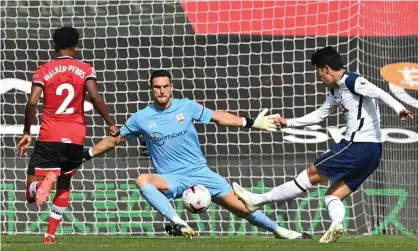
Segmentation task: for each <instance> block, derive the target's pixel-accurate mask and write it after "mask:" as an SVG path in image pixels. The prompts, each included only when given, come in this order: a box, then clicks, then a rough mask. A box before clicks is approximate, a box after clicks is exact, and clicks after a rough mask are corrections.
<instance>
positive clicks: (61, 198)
mask: <svg viewBox="0 0 418 251" xmlns="http://www.w3.org/2000/svg"><path fill="white" fill-rule="evenodd" d="M69 200H70V191H69V190H57V193H56V194H55V197H54V200H53V203H54V204H53V205H52V211H51V215H50V217H49V223H48V230H47V231H46V234H47V235H53V236H55V232H56V231H57V228H58V226H59V224H60V222H61V220H62V215H63V213H64V211H65V209H66V208H67V206H68V201H69Z"/></svg>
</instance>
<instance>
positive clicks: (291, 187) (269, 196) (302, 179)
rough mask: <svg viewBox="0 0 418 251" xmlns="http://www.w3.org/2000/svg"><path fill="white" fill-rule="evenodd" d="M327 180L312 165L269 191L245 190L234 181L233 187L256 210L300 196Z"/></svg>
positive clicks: (247, 204)
mask: <svg viewBox="0 0 418 251" xmlns="http://www.w3.org/2000/svg"><path fill="white" fill-rule="evenodd" d="M325 181H327V177H326V176H325V175H323V174H321V173H319V172H318V170H317V168H316V167H315V166H314V165H311V166H310V167H309V168H308V169H306V170H304V171H302V172H301V173H300V174H299V175H298V176H297V177H296V178H295V179H294V180H292V181H288V182H285V183H283V184H281V185H280V186H277V187H275V188H273V189H272V190H270V191H269V192H267V193H263V194H254V193H251V192H249V191H247V190H245V189H244V188H242V187H241V186H240V185H238V184H237V183H233V187H234V191H235V192H236V194H237V195H238V197H239V198H240V199H241V200H242V201H243V202H244V203H245V206H246V207H247V208H248V210H249V211H250V212H254V211H256V210H257V209H258V208H260V207H262V206H263V205H266V204H269V203H273V202H278V203H280V202H284V201H287V200H292V199H295V198H297V197H300V196H302V195H304V194H305V193H306V191H308V190H309V189H311V188H312V186H314V185H316V184H319V183H322V182H325Z"/></svg>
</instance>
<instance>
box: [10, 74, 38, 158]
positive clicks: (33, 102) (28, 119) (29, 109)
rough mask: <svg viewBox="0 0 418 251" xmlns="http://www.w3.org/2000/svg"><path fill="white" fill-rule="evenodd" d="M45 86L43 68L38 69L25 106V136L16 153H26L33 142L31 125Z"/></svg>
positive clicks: (20, 154) (21, 154)
mask: <svg viewBox="0 0 418 251" xmlns="http://www.w3.org/2000/svg"><path fill="white" fill-rule="evenodd" d="M43 88H44V82H43V80H42V74H41V70H40V69H38V70H37V71H36V72H35V73H34V74H33V77H32V88H31V92H30V97H29V100H28V102H27V103H26V107H25V125H24V126H23V136H22V138H21V139H20V141H19V143H18V144H17V146H16V150H15V151H16V154H18V155H19V156H23V155H26V154H27V153H26V152H27V150H28V147H29V146H30V144H31V143H32V136H31V135H30V127H31V126H32V123H33V121H34V120H35V116H36V107H37V106H38V102H39V99H40V98H41V95H42V92H43Z"/></svg>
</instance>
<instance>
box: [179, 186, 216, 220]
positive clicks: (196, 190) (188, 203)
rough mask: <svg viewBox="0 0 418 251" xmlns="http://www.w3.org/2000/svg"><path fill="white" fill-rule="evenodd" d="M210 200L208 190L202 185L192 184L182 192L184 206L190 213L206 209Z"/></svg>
mask: <svg viewBox="0 0 418 251" xmlns="http://www.w3.org/2000/svg"><path fill="white" fill-rule="evenodd" d="M210 202H211V195H210V193H209V190H208V189H207V188H206V187H204V186H202V185H193V186H191V187H189V188H187V189H186V190H185V191H184V192H183V204H184V207H185V208H186V209H187V211H189V212H190V213H192V214H201V213H203V212H205V211H206V210H208V208H209V205H210Z"/></svg>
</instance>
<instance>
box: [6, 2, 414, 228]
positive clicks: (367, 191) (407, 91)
mask: <svg viewBox="0 0 418 251" xmlns="http://www.w3.org/2000/svg"><path fill="white" fill-rule="evenodd" d="M0 22H1V23H0V24H1V33H0V35H1V54H0V55H1V75H0V76H1V77H0V78H1V79H0V94H1V100H0V111H1V124H0V133H1V147H0V149H1V151H0V154H1V169H0V176H1V182H0V190H1V193H0V194H1V202H0V205H1V208H0V209H1V219H2V220H1V222H2V223H1V233H2V234H10V235H14V234H41V233H43V232H45V229H46V227H47V218H48V217H49V213H50V208H49V207H48V206H42V207H38V206H36V205H33V204H27V203H26V202H25V193H24V189H25V181H26V168H27V165H28V162H29V158H21V157H17V156H15V154H14V147H15V145H16V143H17V142H18V140H19V138H20V136H21V132H22V128H23V123H24V109H25V104H26V102H27V100H28V93H29V92H30V86H31V83H30V80H31V75H32V74H33V72H34V71H35V70H36V68H37V66H38V65H40V64H42V63H45V62H47V61H48V60H50V58H53V57H54V55H55V54H54V52H53V50H52V49H51V48H52V45H53V43H52V41H51V36H52V33H53V31H54V30H55V29H56V28H58V27H60V26H63V25H69V26H73V27H75V28H77V29H78V30H79V32H80V33H81V34H82V38H81V40H80V53H79V59H81V60H83V61H85V62H88V63H91V64H92V65H93V66H94V68H95V70H96V73H97V77H98V81H99V88H100V91H101V93H102V95H103V96H104V98H105V101H106V104H107V105H108V107H109V109H110V111H111V113H112V116H113V117H114V118H115V120H116V121H117V124H118V125H119V126H122V125H123V124H124V123H125V121H126V120H127V119H128V118H129V116H130V115H131V114H133V113H135V112H136V111H137V110H138V109H142V108H143V107H145V106H146V105H147V104H148V103H149V102H150V101H151V100H150V95H149V86H148V79H149V76H150V73H151V71H152V70H155V69H160V68H162V69H167V70H169V71H170V72H171V73H172V74H173V83H174V88H175V90H174V97H176V98H182V97H187V98H190V99H195V100H197V101H198V102H199V103H201V104H202V105H205V106H207V107H208V108H211V109H218V110H224V111H229V112H232V113H235V114H239V115H241V116H252V117H254V116H256V115H257V114H258V112H260V111H261V110H262V109H263V108H270V109H271V110H270V111H271V112H274V113H280V114H282V115H283V116H285V117H288V118H290V117H299V116H302V115H304V114H306V113H309V112H311V111H313V110H315V109H316V108H318V107H319V106H320V105H321V104H322V102H323V101H324V99H325V94H326V89H325V87H324V86H323V85H321V84H320V83H318V82H316V79H315V71H314V68H313V67H312V66H311V64H310V55H311V54H312V53H313V52H314V51H315V50H316V49H319V48H321V47H324V46H328V45H331V46H334V47H336V48H337V49H338V50H339V52H340V53H341V54H342V56H343V59H344V62H345V65H346V67H347V70H350V71H356V72H359V73H360V74H362V75H364V76H365V77H366V78H368V79H369V80H370V81H372V82H373V83H375V84H376V85H377V86H379V87H380V88H382V89H384V90H385V91H387V92H388V93H390V94H391V95H393V96H395V97H396V98H397V99H398V100H399V101H401V102H403V104H404V105H405V106H406V107H407V108H408V109H410V110H411V111H412V113H413V114H414V115H416V114H418V109H417V108H418V94H417V90H418V73H417V72H418V64H416V63H417V60H416V58H417V57H418V36H417V34H418V4H417V2H414V1H411V2H408V1H170V0H167V1H122V0H120V1H111V0H85V1H47V0H42V1H23V0H14V1H11V0H7V1H2V2H1V19H0ZM385 67H386V68H385ZM39 108H40V107H39ZM380 108H381V113H382V127H383V132H384V133H385V136H386V137H387V142H386V143H385V144H384V155H383V156H384V157H383V160H382V163H381V168H380V169H379V170H378V171H377V172H376V173H375V174H373V175H372V176H371V177H370V178H369V180H368V181H367V182H366V183H365V185H364V186H363V187H362V188H361V189H360V190H359V191H357V192H355V193H354V194H353V195H352V196H350V197H349V198H347V200H346V201H345V202H344V203H345V204H346V206H347V214H346V222H345V227H346V229H347V232H348V233H349V234H380V233H394V234H417V233H418V219H417V217H416V208H417V206H418V205H417V201H418V185H417V182H416V180H418V172H417V171H416V166H417V163H418V157H417V156H418V155H417V154H416V153H417V152H418V128H417V127H416V126H415V125H414V124H412V123H410V122H407V123H404V122H400V121H399V119H398V117H397V116H396V114H395V113H394V111H392V110H391V109H390V108H388V107H385V106H384V105H381V107H380ZM38 111H39V113H38V117H37V121H36V125H34V126H33V128H32V130H33V131H32V133H33V135H34V136H36V135H37V133H38V131H39V125H40V120H39V118H40V117H39V115H40V111H41V110H40V109H38ZM85 111H86V118H87V127H88V131H87V139H86V142H85V146H86V147H90V146H92V145H93V144H94V143H97V142H98V141H99V140H100V139H102V138H103V137H104V136H105V135H106V133H107V127H106V125H105V123H104V122H103V121H102V119H101V118H100V116H99V115H98V114H97V112H95V111H93V108H92V105H91V104H90V103H88V102H86V103H85ZM343 123H344V122H343V119H342V117H341V116H340V115H339V113H335V114H334V115H332V116H330V118H328V120H327V121H326V122H324V123H321V124H319V125H314V126H310V127H307V128H305V129H303V128H302V129H283V130H282V131H281V132H277V133H270V132H260V131H257V130H246V129H245V130H244V129H236V128H226V127H220V126H216V125H215V124H209V125H202V124H198V123H197V124H196V128H197V131H198V132H199V139H200V141H201V144H202V151H203V152H204V154H205V156H207V160H208V166H209V167H210V168H212V169H213V170H215V171H216V172H218V173H220V174H221V175H222V176H223V177H225V178H226V179H227V180H228V181H229V182H231V183H232V182H239V183H240V184H242V186H243V187H245V188H249V189H250V190H252V191H254V192H257V193H260V192H265V191H268V190H269V189H270V188H272V187H274V186H277V185H280V184H282V183H283V182H285V181H288V180H291V179H293V178H294V177H295V176H296V175H297V174H298V173H299V172H300V171H302V170H304V169H305V168H306V167H307V166H308V165H309V164H310V163H312V162H313V161H314V160H315V158H316V157H317V156H318V155H320V154H321V153H323V152H325V151H327V150H328V149H329V148H330V146H331V145H332V144H333V143H335V142H338V141H339V140H340V139H341V138H342V137H343V135H344V130H345V127H344V124H343ZM32 150H33V148H31V149H30V151H29V153H31V152H32ZM152 170H153V169H152V165H151V161H150V159H149V157H148V155H147V151H146V146H145V145H144V143H143V142H142V141H141V139H138V140H132V141H128V142H127V143H126V144H122V145H120V146H118V147H117V149H115V151H112V152H110V153H108V154H106V155H105V156H104V157H99V158H97V159H94V160H93V161H90V162H87V163H85V164H84V165H83V167H82V168H81V169H80V170H79V172H78V174H77V175H76V176H75V177H74V178H73V183H72V184H73V186H72V187H73V190H72V191H71V201H70V205H69V207H68V209H67V210H66V212H65V213H64V221H63V223H62V226H61V227H60V228H59V229H58V233H57V234H85V235H90V234H100V235H115V234H121V235H163V234H164V223H165V221H164V219H163V217H162V216H160V215H159V214H158V213H157V211H155V210H153V209H152V208H151V207H150V205H149V204H148V203H147V202H146V201H145V200H144V198H143V197H141V195H140V193H139V191H138V189H137V188H136V187H135V182H134V181H135V178H136V177H137V176H138V174H140V173H148V172H151V171H152ZM325 191H326V186H319V187H318V188H315V189H313V190H312V191H311V192H310V193H309V194H307V195H306V196H305V197H302V198H300V199H297V200H295V201H292V202H288V203H284V204H281V205H275V204H272V205H269V206H266V207H265V208H264V212H265V213H266V214H267V215H268V216H269V217H271V218H272V219H274V220H275V221H277V222H279V223H280V225H282V226H284V227H289V228H291V229H294V230H297V231H302V230H303V231H307V232H310V233H314V234H319V233H322V232H324V231H325V230H326V229H327V228H328V226H329V223H330V222H329V219H328V215H327V213H326V211H325V209H324V205H323V197H324V193H325ZM174 205H175V208H176V210H177V211H178V212H179V214H180V215H181V217H183V218H184V219H187V221H188V222H190V225H191V226H192V227H193V228H194V229H196V230H197V232H198V234H200V235H209V236H216V235H229V236H235V235H267V234H268V233H267V232H265V231H263V230H262V229H259V228H255V227H252V226H251V225H249V223H247V222H246V221H245V220H242V219H239V218H237V217H235V216H234V215H232V214H230V213H229V212H227V211H226V210H224V209H221V208H220V207H218V206H216V205H215V204H213V205H212V206H211V207H210V209H209V210H208V211H207V212H206V213H204V214H201V215H191V214H189V213H186V211H185V210H184V209H183V206H182V203H181V200H178V201H175V202H174Z"/></svg>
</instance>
